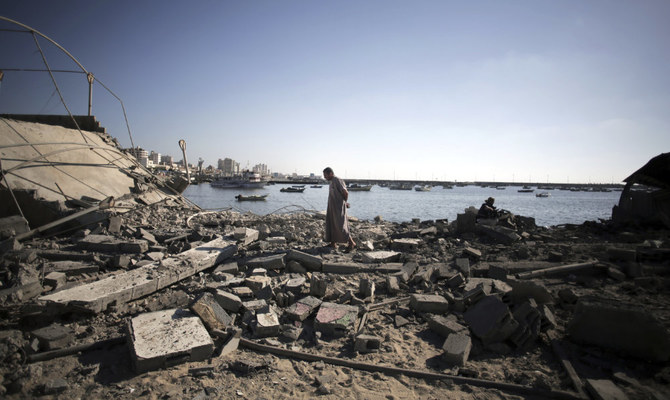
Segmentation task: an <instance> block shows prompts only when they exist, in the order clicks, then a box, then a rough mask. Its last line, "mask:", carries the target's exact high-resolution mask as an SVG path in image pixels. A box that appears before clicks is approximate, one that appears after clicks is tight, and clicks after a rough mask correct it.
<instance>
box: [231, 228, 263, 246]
mask: <svg viewBox="0 0 670 400" xmlns="http://www.w3.org/2000/svg"><path fill="white" fill-rule="evenodd" d="M258 234H259V233H258V231H257V230H255V229H250V228H245V227H239V228H235V232H234V233H233V237H234V238H235V240H237V241H238V242H239V243H240V244H241V245H243V246H247V245H249V244H250V243H252V242H254V241H256V240H258Z"/></svg>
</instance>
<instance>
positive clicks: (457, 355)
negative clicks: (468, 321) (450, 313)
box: [442, 333, 472, 365]
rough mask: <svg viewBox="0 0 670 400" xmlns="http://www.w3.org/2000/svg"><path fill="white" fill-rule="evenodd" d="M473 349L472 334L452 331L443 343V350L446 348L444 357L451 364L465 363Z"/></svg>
mask: <svg viewBox="0 0 670 400" xmlns="http://www.w3.org/2000/svg"><path fill="white" fill-rule="evenodd" d="M471 349H472V340H471V339H470V335H466V334H462V333H452V334H450V335H449V336H447V339H446V340H445V341H444V344H443V345H442V350H444V354H443V355H442V357H443V358H444V360H445V361H446V362H448V363H450V364H454V365H464V364H465V362H466V361H467V360H468V357H469V356H470V350H471Z"/></svg>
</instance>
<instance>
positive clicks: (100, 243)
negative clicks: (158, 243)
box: [77, 235, 149, 254]
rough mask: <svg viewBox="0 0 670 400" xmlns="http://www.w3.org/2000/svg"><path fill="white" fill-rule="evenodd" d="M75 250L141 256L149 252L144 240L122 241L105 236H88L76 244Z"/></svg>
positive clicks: (147, 244)
mask: <svg viewBox="0 0 670 400" xmlns="http://www.w3.org/2000/svg"><path fill="white" fill-rule="evenodd" d="M77 248H79V249H81V250H88V251H99V252H102V253H117V252H121V253H133V254H141V253H145V252H146V251H147V250H149V243H148V242H147V241H146V240H132V241H124V240H120V239H117V238H115V237H113V236H107V235H88V236H86V237H85V238H83V239H81V240H80V241H79V242H78V243H77Z"/></svg>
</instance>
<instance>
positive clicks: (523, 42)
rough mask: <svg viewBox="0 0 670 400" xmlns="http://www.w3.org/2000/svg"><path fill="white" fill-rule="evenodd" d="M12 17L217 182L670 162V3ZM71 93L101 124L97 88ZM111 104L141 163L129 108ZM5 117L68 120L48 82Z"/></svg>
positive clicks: (610, 178) (56, 9)
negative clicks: (228, 169) (221, 175)
mask: <svg viewBox="0 0 670 400" xmlns="http://www.w3.org/2000/svg"><path fill="white" fill-rule="evenodd" d="M0 15H1V16H4V17H7V18H11V19H14V20H17V21H19V22H21V23H23V24H26V25H28V26H30V27H32V28H34V29H36V30H38V31H40V32H41V33H43V34H45V35H47V36H49V37H50V38H52V39H53V40H55V41H56V42H58V43H59V44H60V45H62V46H63V47H65V48H66V49H67V50H69V51H70V53H72V54H73V55H74V56H75V57H76V58H77V59H78V60H79V61H80V62H81V63H82V64H83V66H84V67H85V68H86V69H88V70H89V71H90V72H92V73H94V74H95V76H96V77H97V78H98V79H99V80H100V81H101V82H102V83H104V84H105V85H106V86H107V87H109V88H110V89H111V90H112V91H113V92H114V93H116V94H117V95H118V96H119V97H120V98H121V99H122V100H123V102H124V105H125V108H126V110H127V114H128V120H129V122H130V128H131V131H132V133H133V139H134V143H135V145H136V146H137V145H139V146H141V147H143V148H145V149H147V150H155V151H158V152H160V153H162V154H171V155H173V156H174V157H175V159H181V154H180V150H179V147H178V145H177V142H178V140H179V139H185V140H186V142H187V155H188V159H189V161H190V162H194V163H195V162H197V160H198V158H199V157H202V158H203V159H204V160H205V166H206V165H210V164H211V165H216V162H217V160H218V159H219V158H225V157H229V158H233V159H235V160H236V161H238V162H239V163H240V165H241V166H242V167H246V166H249V167H251V166H253V165H255V164H259V163H265V164H267V165H268V167H269V168H270V169H271V170H272V171H276V172H284V173H293V172H296V173H298V174H309V173H312V172H313V173H316V174H320V173H321V170H322V169H323V168H324V167H326V166H331V167H332V168H333V169H334V170H335V173H336V175H338V176H341V177H344V178H379V179H393V178H396V179H426V180H432V179H436V180H458V181H470V180H480V181H485V180H486V181H513V180H514V181H516V182H519V181H528V180H531V181H535V182H547V181H549V182H571V183H577V182H582V183H591V182H593V183H598V182H602V183H609V182H620V181H621V180H622V179H624V178H625V177H627V176H628V175H630V174H631V173H632V172H634V171H635V170H637V169H638V168H639V167H641V166H642V165H643V164H644V163H646V162H647V161H648V160H649V159H650V158H652V157H654V156H656V155H658V154H660V153H663V152H668V151H670V1H667V0H640V1H625V0H616V1H615V0H612V1H601V0H590V1H583V0H555V1H544V0H527V1H514V0H510V1H500V0H482V1H465V0H459V1H449V0H439V1H422V0H415V1H409V0H407V1H395V0H379V1H377V0H369V1H366V0H357V1H348V0H338V1H312V0H310V1H292V0H285V1H284V0H280V1H277V0H271V1H255V0H248V1H242V0H236V1H223V0H218V1H190V2H186V1H173V0H162V1H149V0H146V1H135V0H133V1H127V0H115V1H96V0H84V1H68V0H63V1H52V0H50V1H35V0H3V1H2V2H1V3H0ZM0 28H9V29H14V28H16V26H14V25H12V24H9V23H6V22H4V21H0ZM39 43H40V46H41V47H42V48H43V50H44V51H45V53H46V56H47V61H48V62H49V65H50V66H51V68H53V69H75V68H76V65H75V64H74V63H73V62H72V61H70V60H69V59H67V58H66V57H63V56H62V55H60V54H58V52H56V51H54V46H52V45H50V44H49V43H48V42H47V41H46V40H43V39H41V40H39ZM0 50H1V51H0V69H2V68H16V67H22V68H40V67H43V66H44V64H43V61H42V58H41V56H40V54H39V52H38V51H36V46H35V43H34V41H33V39H32V37H31V35H29V34H25V33H23V34H22V33H14V32H0ZM55 77H56V79H57V81H58V84H59V87H61V89H62V91H63V93H64V95H65V98H66V101H67V102H68V105H69V107H70V109H71V110H72V112H73V113H75V114H85V113H86V112H87V93H88V85H87V82H86V79H85V77H84V76H83V75H78V74H67V73H58V74H55ZM93 92H94V93H93V114H95V115H96V116H97V117H98V119H99V120H100V121H101V122H102V125H103V126H105V127H106V128H107V130H108V132H109V133H110V134H112V135H113V136H115V137H117V138H118V139H119V140H120V142H121V144H122V145H123V146H124V147H129V146H130V139H129V137H128V133H127V129H126V127H125V123H124V118H123V114H122V112H121V107H120V105H119V103H118V102H116V100H115V99H114V98H113V97H112V96H111V95H109V94H107V93H106V91H105V90H104V89H103V88H102V87H101V86H100V85H99V84H95V85H94V89H93ZM0 113H44V114H61V113H65V110H64V108H63V107H62V106H60V102H59V100H58V95H57V94H54V88H53V85H52V84H51V82H50V78H49V76H48V75H47V74H36V73H28V72H10V71H7V72H5V77H4V79H3V81H2V83H1V84H0Z"/></svg>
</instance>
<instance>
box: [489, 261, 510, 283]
mask: <svg viewBox="0 0 670 400" xmlns="http://www.w3.org/2000/svg"><path fill="white" fill-rule="evenodd" d="M488 276H489V278H491V279H498V280H500V281H503V282H505V281H507V269H506V268H503V267H498V266H496V265H491V266H489V272H488Z"/></svg>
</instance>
